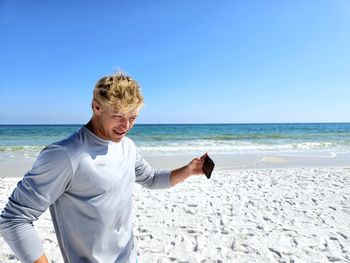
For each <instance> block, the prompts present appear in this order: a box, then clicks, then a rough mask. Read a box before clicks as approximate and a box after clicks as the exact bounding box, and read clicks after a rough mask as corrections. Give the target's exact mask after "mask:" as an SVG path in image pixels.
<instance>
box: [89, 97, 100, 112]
mask: <svg viewBox="0 0 350 263" xmlns="http://www.w3.org/2000/svg"><path fill="white" fill-rule="evenodd" d="M91 107H92V112H93V113H94V114H100V113H101V111H102V107H101V105H100V104H98V103H97V101H95V100H94V101H93V102H92V105H91Z"/></svg>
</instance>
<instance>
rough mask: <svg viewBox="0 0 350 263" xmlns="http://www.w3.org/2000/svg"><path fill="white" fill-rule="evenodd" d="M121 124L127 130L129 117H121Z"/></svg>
mask: <svg viewBox="0 0 350 263" xmlns="http://www.w3.org/2000/svg"><path fill="white" fill-rule="evenodd" d="M121 124H122V127H123V128H124V129H125V130H129V128H130V122H129V119H128V118H123V119H122V122H121Z"/></svg>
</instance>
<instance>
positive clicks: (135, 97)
mask: <svg viewBox="0 0 350 263" xmlns="http://www.w3.org/2000/svg"><path fill="white" fill-rule="evenodd" d="M93 101H96V102H97V103H98V104H99V105H101V106H102V107H103V106H105V105H108V106H111V107H113V108H114V109H115V110H117V111H119V112H123V113H126V112H130V111H134V110H137V111H138V110H140V109H141V108H142V106H143V104H144V102H143V96H142V94H141V87H140V85H139V84H138V83H137V82H136V81H135V80H133V79H132V78H131V77H130V76H128V75H126V74H125V73H122V72H117V73H115V74H113V75H110V76H105V77H103V78H101V79H100V80H99V81H98V82H97V83H96V85H95V89H94V94H93Z"/></svg>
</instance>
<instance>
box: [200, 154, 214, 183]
mask: <svg viewBox="0 0 350 263" xmlns="http://www.w3.org/2000/svg"><path fill="white" fill-rule="evenodd" d="M214 166H215V163H214V162H213V160H212V159H210V157H209V156H208V155H207V156H205V159H204V163H203V168H202V170H203V173H204V174H205V176H206V177H207V178H208V179H209V178H210V176H211V173H212V172H213V170H214Z"/></svg>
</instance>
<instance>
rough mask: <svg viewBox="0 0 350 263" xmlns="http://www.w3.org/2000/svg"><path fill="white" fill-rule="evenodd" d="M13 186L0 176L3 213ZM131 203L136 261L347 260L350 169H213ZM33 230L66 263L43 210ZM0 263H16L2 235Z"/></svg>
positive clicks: (140, 193) (137, 194)
mask: <svg viewBox="0 0 350 263" xmlns="http://www.w3.org/2000/svg"><path fill="white" fill-rule="evenodd" d="M270 161H271V159H270ZM272 161H275V162H277V163H284V161H283V162H282V161H281V159H273V160H272ZM18 180H19V178H0V207H1V208H3V207H4V205H5V203H6V202H7V198H8V195H9V194H10V193H11V192H12V189H13V188H14V187H15V185H16V182H17V181H18ZM134 201H135V202H134V231H135V239H136V242H137V246H138V253H139V262H350V168H339V167H338V168H283V169H281V168H278V169H276V168H274V169H266V168H265V169H236V170H232V169H231V170H225V169H218V170H216V171H215V172H214V174H213V175H212V179H210V180H208V179H206V178H205V177H204V176H198V177H191V178H189V179H188V180H187V181H185V182H184V183H182V184H180V185H177V186H176V187H174V188H172V189H168V190H147V189H145V188H142V187H141V186H139V185H136V187H135V191H134ZM35 228H36V229H37V231H38V233H39V235H40V237H41V238H42V240H43V244H44V247H45V251H46V254H47V255H48V257H49V259H50V260H51V262H63V260H62V259H61V256H60V252H59V249H58V246H57V241H56V237H55V234H54V230H53V227H52V223H51V218H50V214H49V213H48V212H46V213H44V214H43V215H42V216H41V217H40V219H39V220H38V221H37V222H36V223H35ZM0 262H1V263H5V262H6V263H12V262H18V260H17V259H16V257H15V256H14V255H13V253H12V252H11V250H10V248H9V247H8V246H7V244H6V243H5V242H4V240H3V238H2V237H0Z"/></svg>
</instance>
